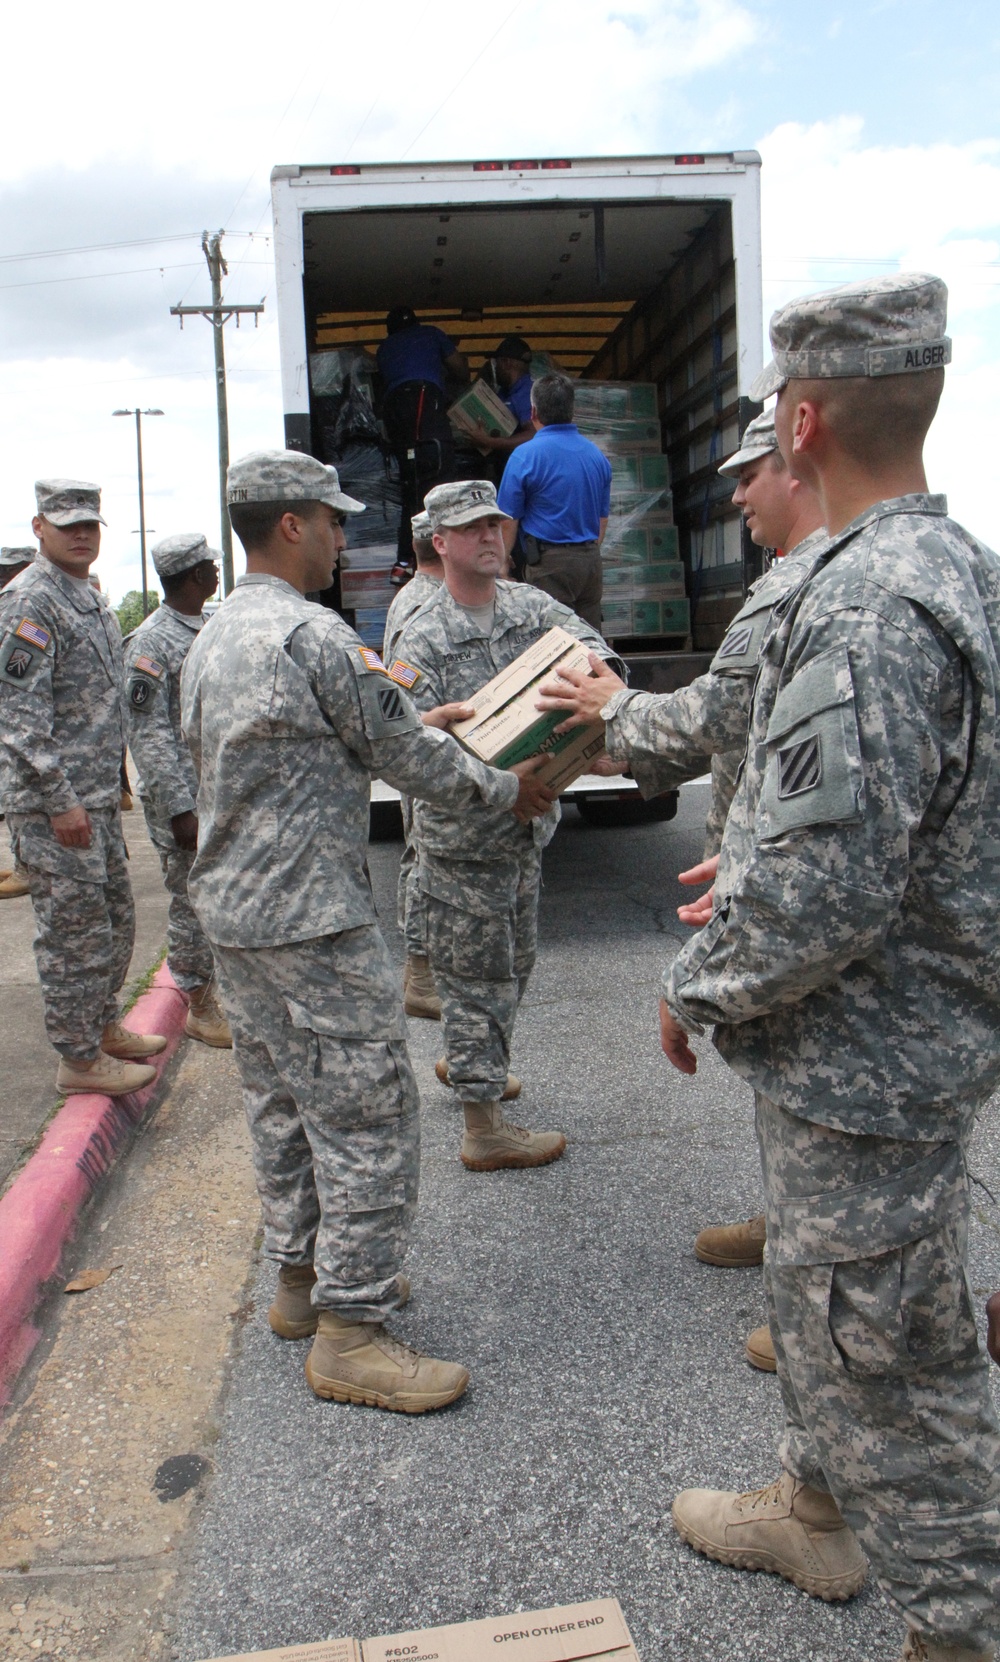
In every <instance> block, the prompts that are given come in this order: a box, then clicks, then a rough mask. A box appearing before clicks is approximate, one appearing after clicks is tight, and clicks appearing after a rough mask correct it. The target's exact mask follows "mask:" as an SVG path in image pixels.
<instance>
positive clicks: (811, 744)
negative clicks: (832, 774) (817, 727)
mask: <svg viewBox="0 0 1000 1662" xmlns="http://www.w3.org/2000/svg"><path fill="white" fill-rule="evenodd" d="M822 778H823V749H822V745H821V743H820V737H819V734H818V733H811V734H810V735H809V737H808V738H805V739H801V740H799V742H798V743H797V744H789V745H785V746H784V748H783V749H781V750H779V751H778V800H779V801H780V802H787V801H788V799H789V797H792V796H801V795H802V793H803V792H804V791H814V790H815V789H816V786H817V785H818V784H820V783H821V781H822Z"/></svg>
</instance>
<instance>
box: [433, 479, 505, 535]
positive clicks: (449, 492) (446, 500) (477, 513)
mask: <svg viewBox="0 0 1000 1662" xmlns="http://www.w3.org/2000/svg"><path fill="white" fill-rule="evenodd" d="M424 507H425V509H426V510H427V517H428V519H429V520H430V522H431V530H432V531H441V530H443V529H444V528H446V527H448V526H452V525H471V524H472V522H473V520H476V519H486V518H487V517H489V516H490V515H493V514H496V515H498V516H499V517H500V519H509V518H510V515H509V514H505V513H503V512H502V510H501V509H500V508H498V507H497V493H496V486H495V485H493V484H492V483H491V482H490V480H489V479H457V480H456V481H455V483H454V484H452V485H435V486H434V489H433V490H432V491H428V492H427V495H426V496H425V497H424Z"/></svg>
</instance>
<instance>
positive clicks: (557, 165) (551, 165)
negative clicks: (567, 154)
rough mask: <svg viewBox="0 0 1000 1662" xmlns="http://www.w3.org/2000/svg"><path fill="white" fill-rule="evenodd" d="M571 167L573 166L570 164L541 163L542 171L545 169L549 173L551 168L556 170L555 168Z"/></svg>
mask: <svg viewBox="0 0 1000 1662" xmlns="http://www.w3.org/2000/svg"><path fill="white" fill-rule="evenodd" d="M572 166H573V163H572V162H543V163H542V167H543V169H546V170H549V171H551V170H552V169H553V168H557V167H572Z"/></svg>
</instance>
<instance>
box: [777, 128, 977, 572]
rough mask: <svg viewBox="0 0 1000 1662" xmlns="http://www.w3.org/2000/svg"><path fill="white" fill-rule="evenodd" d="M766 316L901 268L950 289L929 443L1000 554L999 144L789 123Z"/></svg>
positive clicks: (954, 492)
mask: <svg viewBox="0 0 1000 1662" xmlns="http://www.w3.org/2000/svg"><path fill="white" fill-rule="evenodd" d="M759 149H760V152H761V155H762V157H763V161H764V166H763V169H762V174H761V192H762V222H763V260H764V311H765V318H766V317H767V316H769V315H770V312H771V311H772V310H773V309H774V308H775V307H777V306H780V305H783V304H784V303H785V302H786V301H788V300H791V299H793V298H794V297H795V295H797V294H808V293H811V292H814V291H815V290H817V289H823V288H830V287H833V286H834V285H835V284H837V283H840V282H856V281H859V280H861V279H863V278H864V277H866V276H876V275H881V274H882V273H884V272H889V273H891V272H893V271H933V272H935V273H937V274H938V275H939V276H942V277H943V278H944V279H945V280H946V282H947V283H948V288H949V305H948V326H949V333H950V334H951V336H952V341H953V362H952V367H951V369H950V370H949V372H948V375H947V377H946V384H945V394H944V397H943V399H942V402H941V408H940V410H939V412H938V416H937V419H936V421H935V423H934V426H933V427H932V428H931V432H930V436H929V439H928V444H927V464H928V477H929V481H930V484H931V488H932V489H934V490H944V491H946V492H947V494H948V498H949V505H950V507H951V511H952V512H953V513H954V515H955V517H956V518H958V519H960V520H962V521H963V523H965V524H966V525H968V527H969V529H970V530H971V531H974V532H975V533H976V534H977V535H979V536H982V537H984V538H985V540H986V541H987V542H989V543H991V544H992V545H993V546H994V547H1000V502H998V500H997V494H996V489H995V486H994V482H993V478H992V475H991V472H990V471H989V470H988V469H986V468H984V467H983V454H984V447H985V446H988V445H989V444H990V443H991V442H992V440H991V435H994V436H995V435H996V433H997V432H998V431H1000V141H997V140H992V139H991V140H982V141H978V142H976V143H971V144H962V145H954V144H928V145H906V146H898V147H892V146H885V145H866V144H865V143H864V123H863V121H862V120H861V118H860V117H858V116H846V115H845V116H842V117H840V118H839V119H838V120H835V121H828V122H816V123H815V124H814V125H812V126H809V127H805V126H802V125H799V124H797V123H792V122H787V123H784V124H782V125H781V126H779V127H776V128H775V129H774V130H773V131H772V132H770V133H769V134H768V135H767V137H766V138H764V139H762V140H761V141H760V145H759Z"/></svg>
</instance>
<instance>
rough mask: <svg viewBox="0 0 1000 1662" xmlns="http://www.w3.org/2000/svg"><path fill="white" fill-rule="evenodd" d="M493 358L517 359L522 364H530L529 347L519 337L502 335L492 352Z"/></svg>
mask: <svg viewBox="0 0 1000 1662" xmlns="http://www.w3.org/2000/svg"><path fill="white" fill-rule="evenodd" d="M492 356H493V357H494V358H517V359H518V360H519V361H520V362H521V363H523V364H530V362H531V347H530V346H529V345H528V343H527V341H526V340H522V339H521V336H520V335H504V338H503V340H502V341H501V342H500V345H499V346H498V347H497V348H496V351H495V352H493V354H492Z"/></svg>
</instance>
